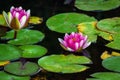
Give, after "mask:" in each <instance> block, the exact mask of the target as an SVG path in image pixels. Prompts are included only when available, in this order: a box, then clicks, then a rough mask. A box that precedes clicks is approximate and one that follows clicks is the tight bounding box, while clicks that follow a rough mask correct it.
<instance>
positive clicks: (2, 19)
mask: <svg viewBox="0 0 120 80" xmlns="http://www.w3.org/2000/svg"><path fill="white" fill-rule="evenodd" d="M0 25H2V26H7V25H6V21H5V19H4V17H3V15H2V14H0Z"/></svg>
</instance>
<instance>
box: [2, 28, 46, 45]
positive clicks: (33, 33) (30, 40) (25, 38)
mask: <svg viewBox="0 0 120 80" xmlns="http://www.w3.org/2000/svg"><path fill="white" fill-rule="evenodd" d="M13 36H14V30H11V31H9V32H7V35H6V36H4V37H2V38H3V39H12V38H13ZM43 38H44V34H43V33H42V32H40V31H37V30H28V29H21V30H19V31H18V34H17V38H16V39H12V40H9V41H8V43H10V44H14V45H25V44H34V43H37V42H39V41H41V40H42V39H43Z"/></svg>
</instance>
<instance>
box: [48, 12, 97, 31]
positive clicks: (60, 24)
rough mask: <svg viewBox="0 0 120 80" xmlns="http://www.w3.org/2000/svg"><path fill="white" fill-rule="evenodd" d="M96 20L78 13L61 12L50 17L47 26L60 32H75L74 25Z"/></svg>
mask: <svg viewBox="0 0 120 80" xmlns="http://www.w3.org/2000/svg"><path fill="white" fill-rule="evenodd" d="M91 21H96V19H95V18H93V17H89V16H87V15H85V14H79V13H61V14H57V15H55V16H52V17H50V18H49V19H48V20H47V23H46V24H47V26H48V28H49V29H50V30H52V31H56V32H60V33H70V32H76V31H77V28H76V26H77V25H78V24H79V23H82V22H91Z"/></svg>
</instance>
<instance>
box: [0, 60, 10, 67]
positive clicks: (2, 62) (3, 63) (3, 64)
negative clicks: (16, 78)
mask: <svg viewBox="0 0 120 80" xmlns="http://www.w3.org/2000/svg"><path fill="white" fill-rule="evenodd" d="M9 63H10V61H0V66H5V65H7V64H9Z"/></svg>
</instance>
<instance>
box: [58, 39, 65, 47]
mask: <svg viewBox="0 0 120 80" xmlns="http://www.w3.org/2000/svg"><path fill="white" fill-rule="evenodd" d="M58 41H59V42H60V43H61V44H62V45H63V46H64V47H67V44H66V42H65V41H64V40H63V39H61V38H58Z"/></svg>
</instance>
